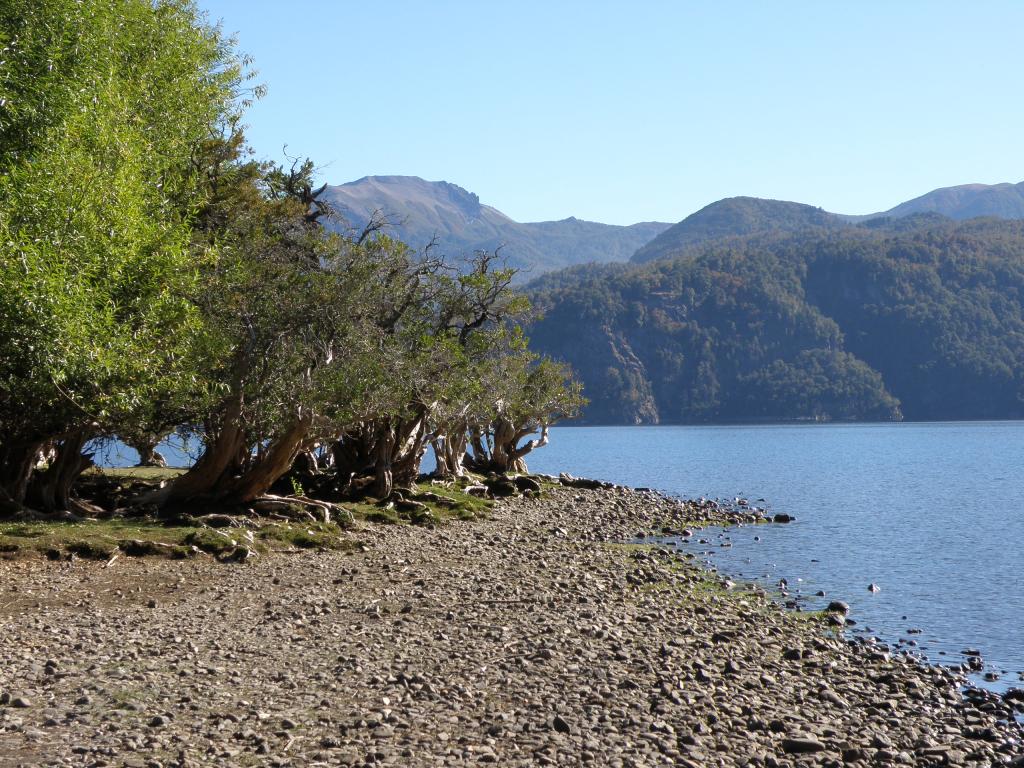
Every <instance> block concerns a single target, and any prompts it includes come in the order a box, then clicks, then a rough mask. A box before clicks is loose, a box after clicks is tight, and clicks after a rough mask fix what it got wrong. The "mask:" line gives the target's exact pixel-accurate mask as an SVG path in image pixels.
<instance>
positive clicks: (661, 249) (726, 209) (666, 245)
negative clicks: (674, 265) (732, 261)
mask: <svg viewBox="0 0 1024 768" xmlns="http://www.w3.org/2000/svg"><path fill="white" fill-rule="evenodd" d="M847 226H850V224H849V222H847V221H846V220H845V219H844V218H843V217H841V216H838V215H836V214H834V213H828V212H827V211H823V210H822V209H821V208H815V207H814V206H811V205H804V204H803V203H790V202H786V201H784V200H765V199H762V198H759V197H729V198H726V199H724V200H719V201H718V202H715V203H711V205H708V206H705V207H704V208H701V209H700V210H699V211H697V212H696V213H694V214H691V215H689V216H687V217H686V218H685V219H683V220H682V221H681V222H679V223H678V224H674V225H673V226H671V227H669V228H668V229H666V230H665V231H664V232H662V233H661V234H659V235H658V236H657V237H655V238H654V239H653V240H651V241H650V242H649V243H647V244H646V245H644V246H643V247H642V248H640V249H638V250H637V252H636V253H635V254H633V257H632V258H631V259H630V261H633V262H635V263H638V264H641V263H643V262H645V261H654V260H655V259H661V258H664V257H666V256H671V255H672V254H674V253H677V252H679V251H682V250H684V249H686V248H688V247H690V246H693V245H699V244H701V243H705V242H708V241H710V240H719V239H722V238H725V237H738V236H743V235H752V234H755V233H758V232H769V231H773V232H797V231H800V230H806V229H839V228H842V227H847Z"/></svg>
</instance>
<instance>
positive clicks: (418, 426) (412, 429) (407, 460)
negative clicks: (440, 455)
mask: <svg viewBox="0 0 1024 768" xmlns="http://www.w3.org/2000/svg"><path fill="white" fill-rule="evenodd" d="M426 434H427V423H426V419H424V417H423V416H419V417H418V418H416V419H412V420H410V421H409V422H408V423H407V424H406V425H405V429H403V430H401V432H400V433H399V436H398V440H397V441H396V446H395V455H394V457H393V459H392V466H393V469H392V476H393V479H394V484H395V485H397V486H398V487H400V488H411V487H412V486H413V485H414V484H415V483H416V478H418V477H419V474H420V464H421V463H422V462H423V454H424V453H426V450H427V442H426V440H425V437H426ZM403 438H404V439H403Z"/></svg>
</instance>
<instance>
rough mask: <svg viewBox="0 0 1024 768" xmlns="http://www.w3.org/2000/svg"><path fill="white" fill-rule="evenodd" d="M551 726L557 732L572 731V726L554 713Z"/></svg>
mask: <svg viewBox="0 0 1024 768" xmlns="http://www.w3.org/2000/svg"><path fill="white" fill-rule="evenodd" d="M551 727H552V728H554V729H555V730H556V731H558V732H559V733H572V726H570V725H569V723H568V722H567V721H566V720H565V719H564V718H563V717H562V716H561V715H555V717H554V719H553V720H552V721H551Z"/></svg>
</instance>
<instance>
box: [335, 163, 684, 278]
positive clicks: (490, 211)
mask: <svg viewBox="0 0 1024 768" xmlns="http://www.w3.org/2000/svg"><path fill="white" fill-rule="evenodd" d="M325 197H326V199H327V200H328V201H329V202H330V203H331V204H332V205H333V206H334V207H335V209H336V210H337V211H338V212H339V213H340V214H341V215H342V216H343V217H344V219H345V220H346V221H347V223H348V224H349V225H350V226H353V227H361V226H363V225H364V224H365V223H366V221H367V220H368V219H369V218H370V216H371V215H373V213H374V212H380V213H382V214H384V216H385V217H386V218H387V219H388V220H389V222H390V223H391V225H392V228H393V229H394V231H395V234H396V235H397V236H398V237H399V238H400V239H402V240H403V241H405V242H406V243H408V244H409V245H411V246H412V247H414V248H422V247H424V246H425V245H426V244H427V243H429V242H431V241H432V240H433V239H434V238H435V237H436V238H437V246H438V248H439V250H440V252H442V253H445V254H448V255H451V256H458V255H461V254H466V253H472V252H474V251H477V250H485V251H493V250H495V249H496V248H499V247H501V248H502V249H503V250H502V253H503V254H504V255H505V256H506V257H507V258H508V260H509V263H510V264H512V265H513V266H515V267H517V268H519V269H521V270H523V272H524V274H525V276H526V277H533V276H536V275H539V274H542V273H544V272H548V271H550V270H554V269H561V268H563V267H568V266H574V265H576V264H586V263H590V262H595V263H607V262H613V261H626V260H627V259H629V257H630V256H631V255H632V254H633V253H634V252H635V251H636V250H637V249H638V248H639V247H640V246H642V245H644V244H645V243H647V242H648V241H650V240H651V239H652V238H654V237H655V236H656V235H658V234H659V233H660V232H662V231H663V230H664V229H666V228H668V227H669V226H670V225H669V224H668V223H661V222H641V223H638V224H633V225H631V226H617V225H613V224H600V223H598V222H591V221H582V220H580V219H577V218H568V219H563V220H561V221H542V222H528V223H523V222H518V221H515V220H514V219H512V218H510V217H508V216H506V215H505V214H504V213H502V212H501V211H499V210H498V209H497V208H493V207H491V206H489V205H484V204H482V203H481V202H480V198H479V197H478V196H477V195H475V194H474V193H472V192H469V191H467V190H465V189H463V188H462V187H460V186H458V185H456V184H451V183H449V182H446V181H426V180H424V179H421V178H419V177H418V176H365V177H363V178H361V179H358V180H357V181H352V182H349V183H347V184H341V185H338V186H329V187H328V188H327V190H326V192H325Z"/></svg>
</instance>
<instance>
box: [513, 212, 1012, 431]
mask: <svg viewBox="0 0 1024 768" xmlns="http://www.w3.org/2000/svg"><path fill="white" fill-rule="evenodd" d="M533 296H534V299H535V302H536V304H537V305H538V306H539V307H540V309H541V310H542V311H543V312H544V317H543V319H541V320H539V321H538V322H536V323H535V324H534V325H533V327H532V330H531V338H532V341H533V344H534V346H535V347H536V348H538V349H540V350H543V351H545V352H547V353H549V354H551V355H552V356H554V357H556V358H560V359H562V360H565V361H567V362H569V363H570V364H571V365H572V366H573V367H574V369H575V370H576V372H577V373H578V375H579V376H580V377H581V379H582V380H583V382H584V385H585V388H586V391H587V393H588V396H589V397H590V400H591V404H590V406H589V408H588V409H587V411H586V412H585V419H586V420H587V421H589V422H591V423H594V422H597V423H691V422H740V421H762V420H763V421H768V420H772V421H774V420H797V419H817V420H847V419H849V420H853V419H900V418H906V419H915V420H916V419H974V418H977V419H983V418H1021V417H1024V401H1022V395H1024V306H1022V296H1024V222H1020V221H1002V220H996V219H974V220H970V221H967V222H953V221H951V220H949V219H944V218H942V217H939V216H936V215H925V216H915V217H911V218H908V219H897V220H887V219H879V220H874V221H871V222H867V223H865V224H863V225H859V226H852V227H846V228H843V229H839V230H835V231H828V230H823V229H820V228H816V229H811V230H808V231H805V232H797V233H789V234H779V233H775V234H767V235H760V236H752V237H749V238H746V239H736V238H733V239H730V240H723V241H718V242H717V243H711V244H705V245H703V246H697V247H692V248H690V249H689V250H688V251H685V252H684V253H683V255H681V256H679V257H677V258H675V259H669V260H663V261H658V262H654V263H651V264H646V265H629V266H620V265H616V266H609V267H603V268H600V269H593V268H591V269H574V270H566V271H563V272H560V273H557V274H553V275H549V276H547V277H546V278H544V279H542V280H540V281H537V282H536V283H535V284H534V285H533Z"/></svg>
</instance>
